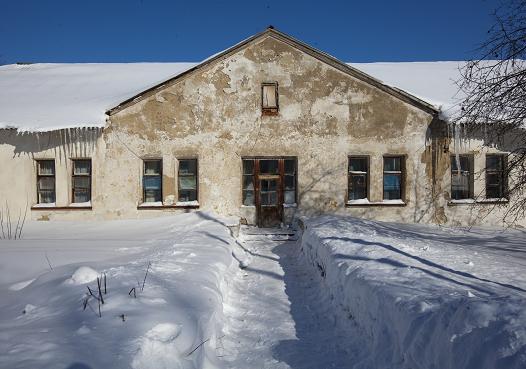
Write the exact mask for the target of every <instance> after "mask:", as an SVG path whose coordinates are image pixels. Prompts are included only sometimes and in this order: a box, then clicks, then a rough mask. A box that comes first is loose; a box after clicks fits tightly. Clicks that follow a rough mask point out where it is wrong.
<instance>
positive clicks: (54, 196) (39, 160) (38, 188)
mask: <svg viewBox="0 0 526 369" xmlns="http://www.w3.org/2000/svg"><path fill="white" fill-rule="evenodd" d="M45 161H49V162H53V174H40V163H41V162H45ZM36 164H37V168H36V169H37V204H53V203H55V204H56V202H57V177H56V175H57V166H56V163H55V159H37V160H36ZM40 178H53V200H54V201H52V202H41V201H40Z"/></svg>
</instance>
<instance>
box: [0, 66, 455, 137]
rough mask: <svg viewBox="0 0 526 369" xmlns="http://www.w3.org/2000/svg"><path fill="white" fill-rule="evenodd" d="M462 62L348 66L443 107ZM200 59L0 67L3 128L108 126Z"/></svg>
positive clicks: (451, 96) (450, 97)
mask: <svg viewBox="0 0 526 369" xmlns="http://www.w3.org/2000/svg"><path fill="white" fill-rule="evenodd" d="M460 63H461V62H414V63H350V64H349V65H350V66H352V67H354V68H356V69H359V70H361V71H363V72H365V73H367V74H370V75H371V76H373V77H375V78H376V79H379V80H381V81H383V82H384V83H385V84H387V85H389V86H392V87H396V88H398V89H401V90H404V91H406V92H408V93H410V94H412V95H415V96H416V97H419V98H420V99H422V100H424V101H426V102H428V103H430V104H432V105H434V106H435V107H437V108H440V109H441V111H442V112H443V113H444V115H445V116H447V115H448V111H449V112H450V111H451V110H452V108H451V107H452V106H454V105H455V104H456V102H457V101H458V96H455V95H456V94H457V86H456V85H455V81H456V80H458V78H459V71H458V67H459V65H460ZM196 65H197V63H111V64H88V63H86V64H24V65H5V66H0V128H7V127H13V128H17V129H18V130H19V131H50V130H56V129H62V128H71V127H104V125H105V123H106V115H105V112H106V111H107V110H108V109H111V108H113V107H115V106H117V105H118V104H119V103H121V102H122V101H125V100H126V99H129V98H131V97H133V96H135V95H137V94H138V93H140V92H142V91H144V90H146V89H148V88H150V87H153V86H155V85H157V84H159V83H161V82H163V81H165V80H168V79H170V78H173V77H175V76H177V75H179V74H181V73H183V72H184V71H187V70H188V69H191V68H192V67H194V66H196Z"/></svg>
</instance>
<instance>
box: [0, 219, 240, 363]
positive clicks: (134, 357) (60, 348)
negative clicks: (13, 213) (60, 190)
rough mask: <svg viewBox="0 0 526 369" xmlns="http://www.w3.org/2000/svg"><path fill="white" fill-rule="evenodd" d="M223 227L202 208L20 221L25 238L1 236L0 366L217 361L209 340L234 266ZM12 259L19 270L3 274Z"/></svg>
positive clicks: (220, 314)
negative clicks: (140, 216) (100, 282)
mask: <svg viewBox="0 0 526 369" xmlns="http://www.w3.org/2000/svg"><path fill="white" fill-rule="evenodd" d="M226 225H228V222H226V221H224V220H222V219H218V218H216V217H214V216H212V215H209V214H206V213H202V212H197V213H189V214H181V215H176V216H167V217H162V218H156V219H147V220H128V221H105V222H40V223H36V222H29V223H28V225H27V233H25V237H26V238H25V239H23V240H17V241H0V271H2V273H0V294H1V296H2V298H1V299H0V353H1V354H0V367H1V368H12V369H16V368H21V369H22V368H24V369H25V368H61V369H62V368H76V367H79V368H80V367H90V368H116V369H121V368H127V369H128V368H130V367H131V368H134V369H149V368H156V369H157V368H184V369H193V368H203V367H207V368H223V367H224V365H223V364H222V362H221V359H220V358H218V357H217V356H218V355H217V354H216V351H215V350H216V339H217V338H218V336H220V335H221V330H222V328H223V325H224V321H223V320H224V318H223V304H222V302H223V296H224V294H225V291H226V284H227V283H228V280H229V279H230V275H231V274H233V273H234V272H235V271H236V270H237V268H238V266H237V265H238V264H237V262H233V261H234V258H233V257H232V246H233V245H234V244H235V241H234V239H233V238H232V237H231V236H230V232H229V230H228V228H227V227H226ZM68 250H69V254H68ZM108 250H109V251H110V252H107V251H108ZM105 251H106V252H105ZM61 254H66V255H62V258H60V257H59V255H61ZM45 255H47V256H48V259H49V261H50V263H51V265H52V269H50V267H49V266H48V263H47V261H46V257H45ZM17 259H23V260H24V261H25V262H26V264H27V268H22V267H20V266H18V267H17V269H11V268H9V269H8V270H9V272H10V273H11V274H10V275H9V276H7V275H5V274H4V273H3V271H4V270H5V269H6V265H7V264H9V263H13V262H14V261H15V260H17ZM88 265H89V267H88ZM17 271H18V274H17ZM101 273H104V274H105V275H106V278H107V285H106V287H105V288H104V287H103V291H104V290H106V293H104V292H102V294H103V295H102V297H103V299H104V304H102V305H100V307H101V316H100V317H99V311H98V308H99V304H98V301H97V299H95V298H94V297H89V299H88V300H86V298H87V297H88V295H89V293H88V289H87V288H86V286H90V288H91V290H92V291H95V294H98V292H97V291H98V289H97V283H96V282H94V281H93V279H94V278H96V277H97V276H99V275H101ZM29 277H31V278H33V279H34V280H33V281H32V282H31V283H29V284H28V282H29V281H27V279H28V278H29ZM24 280H25V282H23V283H22V282H20V281H24ZM15 281H17V282H18V285H16V287H17V288H13V282H15ZM65 281H70V282H69V283H64V282H65ZM143 284H144V288H143ZM23 285H25V286H23ZM22 286H23V288H22ZM86 301H87V303H86Z"/></svg>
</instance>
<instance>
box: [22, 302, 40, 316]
mask: <svg viewBox="0 0 526 369" xmlns="http://www.w3.org/2000/svg"><path fill="white" fill-rule="evenodd" d="M36 308H37V307H36V306H35V305H31V304H27V305H26V306H25V307H24V310H22V314H30V313H31V312H33V311H35V310H36Z"/></svg>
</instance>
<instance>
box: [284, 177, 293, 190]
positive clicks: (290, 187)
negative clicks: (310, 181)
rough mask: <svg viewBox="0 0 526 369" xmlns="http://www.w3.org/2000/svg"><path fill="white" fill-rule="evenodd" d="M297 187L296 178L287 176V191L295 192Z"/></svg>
mask: <svg viewBox="0 0 526 369" xmlns="http://www.w3.org/2000/svg"><path fill="white" fill-rule="evenodd" d="M294 187H295V180H294V176H285V190H293V189H294Z"/></svg>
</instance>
